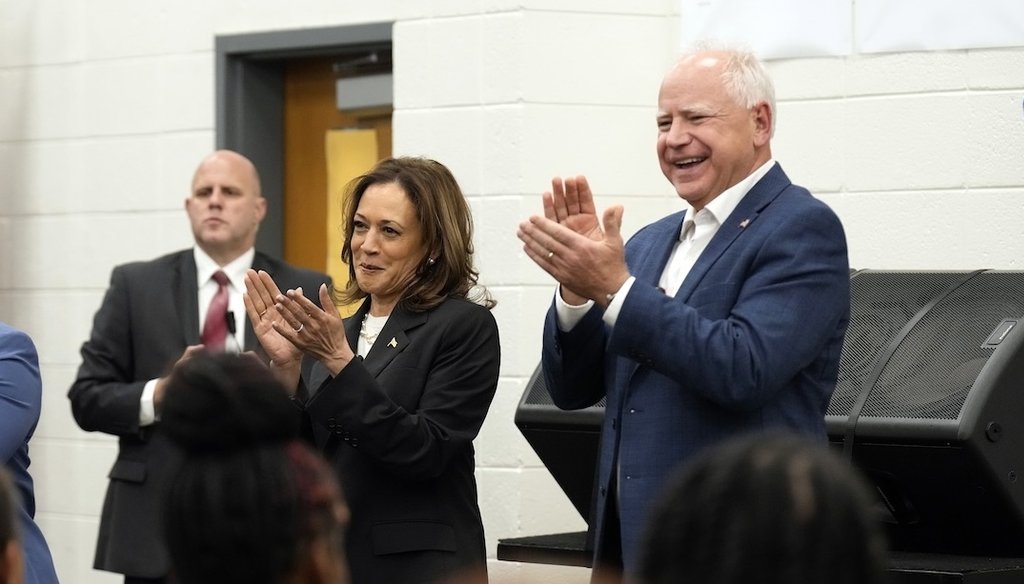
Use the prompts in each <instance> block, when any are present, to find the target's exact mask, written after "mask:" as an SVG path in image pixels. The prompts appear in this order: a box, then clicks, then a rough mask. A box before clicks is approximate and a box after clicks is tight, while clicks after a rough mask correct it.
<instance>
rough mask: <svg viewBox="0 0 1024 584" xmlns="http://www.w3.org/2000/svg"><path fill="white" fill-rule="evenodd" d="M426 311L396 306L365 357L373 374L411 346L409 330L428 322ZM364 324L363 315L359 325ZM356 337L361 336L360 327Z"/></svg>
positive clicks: (367, 367)
mask: <svg viewBox="0 0 1024 584" xmlns="http://www.w3.org/2000/svg"><path fill="white" fill-rule="evenodd" d="M367 304H368V303H367ZM427 318H428V317H427V313H426V312H407V311H405V310H403V309H402V308H401V307H397V306H396V307H395V309H394V310H393V311H392V312H391V316H390V317H389V318H388V321H387V323H385V324H384V328H383V329H382V330H381V331H380V336H378V337H377V340H376V341H374V343H373V347H370V352H369V353H367V355H366V357H365V358H364V359H363V364H364V365H365V366H366V369H367V371H369V372H370V374H371V375H373V376H374V377H377V375H379V374H380V372H381V371H383V370H384V368H385V367H387V366H388V364H390V363H391V361H392V360H393V359H394V358H395V357H397V356H398V354H399V353H401V352H402V351H404V350H405V348H406V347H408V346H409V337H408V335H407V333H408V331H410V330H412V329H414V328H416V327H418V326H420V325H422V324H423V323H425V322H427ZM361 324H362V317H360V319H359V323H358V325H361ZM356 338H359V329H358V328H357V329H356Z"/></svg>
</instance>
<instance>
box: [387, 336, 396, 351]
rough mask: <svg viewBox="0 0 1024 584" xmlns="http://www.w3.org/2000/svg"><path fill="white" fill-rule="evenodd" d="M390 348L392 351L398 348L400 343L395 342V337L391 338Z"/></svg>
mask: <svg viewBox="0 0 1024 584" xmlns="http://www.w3.org/2000/svg"><path fill="white" fill-rule="evenodd" d="M388 346H389V347H391V348H392V349H394V348H395V347H397V346H398V341H396V340H395V337H391V342H390V343H388Z"/></svg>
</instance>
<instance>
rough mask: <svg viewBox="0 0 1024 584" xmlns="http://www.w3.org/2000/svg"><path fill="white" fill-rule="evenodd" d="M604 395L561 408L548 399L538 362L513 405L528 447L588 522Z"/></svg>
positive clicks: (602, 417)
mask: <svg viewBox="0 0 1024 584" xmlns="http://www.w3.org/2000/svg"><path fill="white" fill-rule="evenodd" d="M604 404H605V402H604V399H602V400H601V402H600V403H598V404H596V405H594V406H591V407H589V408H586V409H583V410H573V411H565V410H560V409H558V407H557V406H555V404H554V402H552V401H551V395H550V394H549V393H548V388H547V384H546V383H545V382H544V372H543V371H542V369H541V366H540V365H537V369H536V370H534V372H533V376H532V377H531V378H530V381H529V383H527V385H526V391H525V392H523V397H522V399H521V400H520V401H519V407H518V408H517V409H516V416H515V422H516V426H517V427H518V428H519V430H520V431H521V432H522V433H523V436H524V437H525V438H526V441H527V442H529V444H530V447H531V448H533V450H534V452H536V453H537V456H538V457H540V460H541V462H543V463H544V466H546V467H547V469H548V471H550V472H551V476H552V477H554V479H555V482H557V483H558V486H559V487H561V488H562V491H564V492H565V494H566V495H567V496H568V497H569V501H571V502H572V504H573V507H576V510H577V511H579V513H580V515H581V516H582V517H583V519H585V520H586V521H587V524H588V525H589V524H590V513H591V503H592V501H593V495H594V492H593V491H594V478H595V475H596V474H597V451H598V448H599V444H600V436H601V421H602V420H603V419H604Z"/></svg>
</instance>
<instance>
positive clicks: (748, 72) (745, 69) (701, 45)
mask: <svg viewBox="0 0 1024 584" xmlns="http://www.w3.org/2000/svg"><path fill="white" fill-rule="evenodd" d="M706 52H718V53H725V54H726V60H725V64H724V65H723V69H722V82H723V84H724V85H725V90H726V91H727V92H728V93H729V95H730V96H731V97H732V98H733V99H734V100H735V101H736V103H737V104H739V105H740V106H742V107H745V108H748V109H749V108H752V107H754V106H756V105H757V104H759V103H761V102H764V103H767V104H768V107H769V108H771V119H772V135H774V134H775V120H776V111H777V110H776V109H775V85H774V84H773V83H772V79H771V77H769V76H768V71H767V70H765V68H764V64H763V63H762V62H761V60H760V59H758V58H757V56H756V55H754V53H753V52H752V51H751V50H750V49H748V48H745V47H739V46H736V45H727V44H723V43H719V42H717V41H710V40H704V41H699V42H697V43H694V44H693V45H691V46H690V47H688V48H687V49H686V50H685V51H684V52H683V53H682V54H681V55H680V56H679V60H680V61H682V60H683V59H686V58H688V57H692V56H694V55H697V54H699V53H706Z"/></svg>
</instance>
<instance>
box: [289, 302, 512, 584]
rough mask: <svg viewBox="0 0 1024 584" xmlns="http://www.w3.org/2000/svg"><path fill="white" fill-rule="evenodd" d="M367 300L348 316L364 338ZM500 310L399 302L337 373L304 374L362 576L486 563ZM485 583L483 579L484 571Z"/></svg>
mask: <svg viewBox="0 0 1024 584" xmlns="http://www.w3.org/2000/svg"><path fill="white" fill-rule="evenodd" d="M368 309H369V301H366V302H364V304H363V305H362V307H361V308H360V309H359V311H358V312H357V313H356V314H355V315H354V316H352V317H351V318H349V319H347V321H346V323H345V329H346V336H347V337H348V339H349V343H350V344H351V346H353V347H355V346H356V342H357V340H358V338H359V328H360V325H361V323H362V319H363V316H364V315H365V314H366V313H367V310H368ZM499 362H500V348H499V344H498V328H497V325H496V323H495V321H494V317H493V316H492V315H491V312H490V311H489V310H487V309H486V308H484V307H482V306H480V305H477V304H474V303H472V302H470V301H468V300H464V299H457V298H449V299H447V300H445V301H444V302H443V303H442V304H441V305H440V306H438V307H437V308H434V309H432V310H430V311H427V312H421V313H413V312H408V311H406V310H403V309H401V308H396V309H395V310H394V311H393V312H392V313H391V317H390V318H389V319H388V321H387V324H385V325H384V329H383V330H382V331H381V333H380V336H378V337H377V340H376V342H375V343H374V345H373V348H372V349H371V350H370V352H369V353H368V354H367V355H366V358H365V360H364V359H360V358H358V357H357V358H356V359H355V360H353V361H352V362H351V363H349V364H348V365H347V366H346V367H345V368H344V369H342V371H341V373H340V374H339V375H338V376H337V377H334V378H331V377H330V376H329V374H328V372H327V370H326V369H325V368H324V367H323V366H322V365H321V364H320V363H318V362H316V363H312V364H310V365H309V366H308V367H307V368H306V370H305V371H304V373H303V378H304V380H305V384H306V386H307V387H309V388H316V390H317V391H316V393H315V394H314V395H313V396H312V398H311V399H310V400H309V401H308V402H307V404H306V412H307V413H308V416H309V418H310V421H311V422H312V424H313V431H314V433H315V441H316V443H317V446H318V447H319V448H320V449H321V450H322V451H323V452H324V454H325V456H326V457H327V458H328V460H329V461H330V462H331V463H332V464H333V465H334V467H335V468H336V469H337V470H338V472H339V473H340V476H341V481H342V486H343V488H344V492H345V497H346V498H347V499H348V504H349V508H350V509H351V513H352V517H351V524H350V527H349V532H348V535H347V542H346V543H347V552H348V561H349V567H350V569H351V575H352V583H353V584H383V583H389V582H395V583H398V582H401V583H402V584H416V583H421V582H436V581H438V580H439V579H441V578H442V577H444V576H446V575H451V574H453V573H456V572H462V571H465V570H478V571H481V572H482V571H483V570H485V569H486V551H485V549H484V532H483V524H482V522H481V519H480V508H479V505H478V503H477V490H476V480H475V478H474V469H475V460H474V452H473V439H474V438H475V437H476V435H477V432H478V431H479V430H480V426H481V424H483V421H484V417H485V416H486V415H487V409H488V408H489V407H490V403H491V399H492V398H493V397H494V392H495V389H496V388H497V384H498V366H499ZM474 582H476V580H474Z"/></svg>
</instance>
